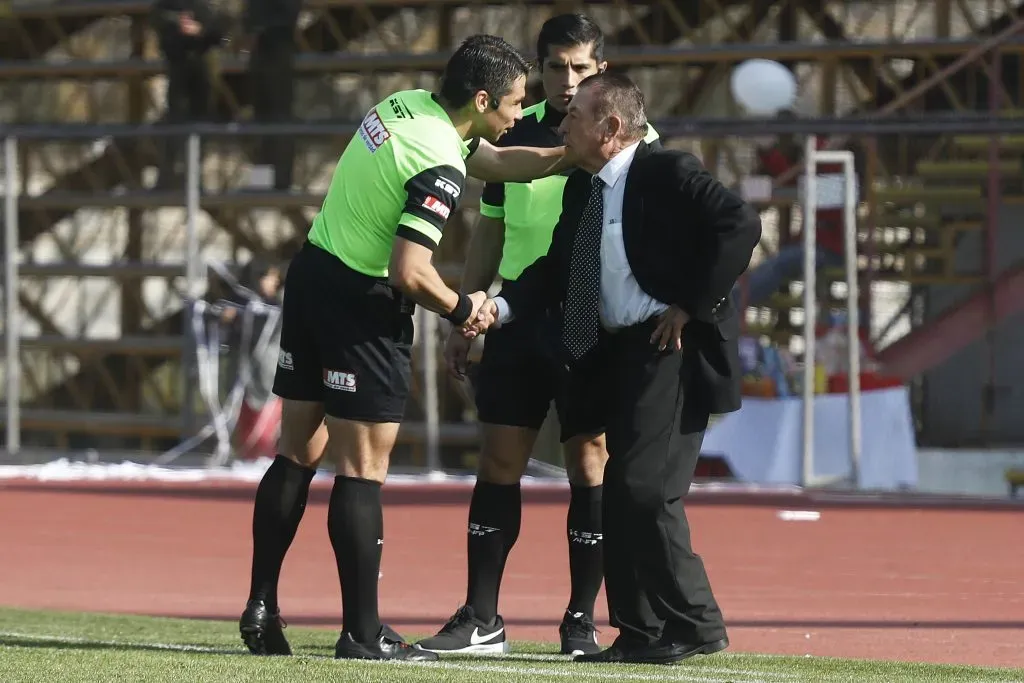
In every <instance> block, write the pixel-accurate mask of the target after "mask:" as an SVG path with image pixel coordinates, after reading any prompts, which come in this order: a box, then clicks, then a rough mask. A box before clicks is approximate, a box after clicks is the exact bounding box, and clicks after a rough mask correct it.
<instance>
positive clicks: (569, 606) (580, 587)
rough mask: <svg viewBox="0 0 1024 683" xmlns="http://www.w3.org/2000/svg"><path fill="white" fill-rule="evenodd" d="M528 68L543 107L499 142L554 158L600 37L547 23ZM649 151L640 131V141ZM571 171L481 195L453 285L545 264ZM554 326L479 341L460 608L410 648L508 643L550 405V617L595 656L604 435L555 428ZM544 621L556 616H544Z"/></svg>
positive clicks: (460, 341) (582, 26)
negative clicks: (475, 436)
mask: <svg viewBox="0 0 1024 683" xmlns="http://www.w3.org/2000/svg"><path fill="white" fill-rule="evenodd" d="M537 58H538V60H539V62H540V73H541V81H542V83H543V86H544V95H545V98H546V99H545V100H544V101H542V102H540V103H539V104H537V105H535V106H532V107H530V108H528V109H526V110H525V111H524V112H523V119H522V120H521V121H519V122H518V123H517V124H516V125H515V127H514V128H513V129H512V131H511V132H510V133H509V134H508V135H506V136H504V137H503V138H502V139H501V142H500V143H499V144H503V145H530V146H535V147H549V148H554V147H558V146H559V145H561V144H562V136H561V135H560V134H559V133H558V127H559V125H560V124H561V123H562V119H564V118H565V116H566V111H567V109H568V106H569V101H570V100H571V99H572V97H573V95H574V94H575V92H576V86H577V85H578V84H579V83H580V82H581V81H582V80H583V79H585V78H586V77H588V76H590V75H592V74H595V73H598V72H601V71H604V70H605V68H607V62H606V61H605V59H604V35H603V33H602V31H601V29H600V27H599V26H598V25H597V24H596V23H595V22H594V21H593V20H591V19H590V18H589V17H587V16H586V15H583V14H563V15H558V16H555V17H552V18H551V19H549V20H548V21H547V22H545V23H544V25H543V26H542V27H541V30H540V34H539V35H538V37H537ZM645 141H646V142H647V143H648V144H652V143H653V144H654V145H655V146H660V143H659V142H657V141H658V133H657V132H656V131H655V130H654V129H653V128H651V127H649V128H648V134H647V137H646V138H645ZM570 172H571V171H566V172H565V173H564V174H562V175H554V176H549V177H545V178H541V179H538V180H534V181H533V182H528V183H511V182H507V183H498V182H492V183H487V185H486V186H485V187H484V191H483V197H482V199H481V202H480V213H481V216H482V218H481V219H480V222H479V223H478V224H477V226H476V228H475V230H474V231H473V237H472V240H471V242H470V247H469V255H468V257H467V260H466V267H465V270H464V274H463V279H462V287H463V289H466V290H467V291H475V290H478V289H487V288H488V287H490V286H491V284H492V283H493V282H494V278H495V274H499V275H501V278H502V280H504V281H506V282H508V281H512V280H515V279H516V278H518V277H519V275H520V273H522V272H523V270H525V269H526V267H527V266H529V265H530V264H532V263H533V262H534V261H536V260H537V259H538V258H539V257H540V256H543V255H544V254H546V253H547V252H548V247H549V246H550V244H551V235H552V233H553V231H554V228H555V224H556V223H557V222H558V218H559V214H560V213H561V210H562V188H563V187H564V186H565V181H566V178H567V177H568V174H569V173H570ZM557 330H558V328H557V321H556V320H555V319H554V318H548V317H542V318H534V319H532V320H531V319H526V320H516V321H515V322H512V323H509V324H507V325H502V326H501V327H499V328H494V329H491V330H489V331H488V332H487V335H486V342H485V345H484V351H483V357H482V359H481V361H480V365H479V372H478V374H477V375H476V377H475V378H474V390H475V398H476V408H477V416H478V418H479V420H480V422H481V423H482V429H481V431H482V435H483V444H482V448H481V452H480V462H479V466H478V469H477V480H476V485H475V487H474V489H473V497H472V499H471V501H470V506H469V529H468V541H467V547H468V551H467V554H468V558H467V559H468V572H467V575H468V581H467V588H466V602H465V604H464V605H463V606H462V607H461V608H460V609H459V610H458V611H457V612H456V613H455V615H454V616H452V617H451V619H450V620H449V621H448V623H446V624H445V625H444V627H443V628H442V629H441V631H440V632H439V633H437V634H436V635H435V636H433V637H432V638H428V639H426V640H424V641H420V643H418V644H419V646H420V647H423V648H425V649H430V650H432V651H435V652H439V653H448V652H452V653H455V652H458V653H484V652H486V653H501V652H506V651H508V649H509V643H510V642H511V641H510V639H509V638H510V636H509V634H508V633H507V632H506V629H505V624H504V621H503V620H502V618H501V615H500V614H499V611H498V593H499V587H500V584H501V579H502V575H503V573H504V569H505V561H506V559H507V557H508V555H509V552H510V551H511V550H512V547H513V545H514V544H515V542H516V540H517V539H518V537H519V529H520V523H521V500H522V499H521V495H520V483H519V482H520V479H521V478H522V476H523V474H524V472H525V471H526V466H527V463H528V462H529V459H530V455H531V453H532V451H533V448H534V444H535V443H536V441H537V436H538V433H539V430H540V428H541V425H542V424H543V422H544V420H545V418H546V416H547V414H548V411H549V407H550V405H551V402H552V400H554V402H555V408H556V411H557V415H558V417H559V421H560V422H561V424H562V425H563V427H565V426H568V427H569V428H570V429H569V430H568V431H567V430H566V429H563V434H564V433H569V434H582V435H583V436H575V437H573V438H571V439H566V438H562V439H561V440H562V443H563V452H564V457H565V465H566V470H567V474H568V477H569V483H570V499H569V509H568V513H567V519H566V537H567V543H568V551H569V552H568V557H569V577H570V594H569V596H568V599H567V601H566V603H565V609H564V612H563V613H562V614H561V615H560V616H561V620H560V623H559V628H558V631H559V641H560V644H561V651H562V653H563V654H573V653H576V654H587V653H592V652H597V651H599V650H600V649H601V648H600V647H599V646H598V643H597V629H596V628H595V626H594V605H595V602H596V600H597V595H598V592H599V591H600V588H601V582H602V579H603V576H604V574H603V566H602V562H603V558H602V546H603V542H602V533H601V528H602V527H601V492H602V482H603V477H604V465H605V462H606V460H607V459H608V455H607V452H606V450H605V444H604V435H603V434H602V433H594V432H595V431H596V430H595V429H590V428H589V427H590V425H566V424H565V419H564V413H563V410H562V408H563V406H562V405H561V401H560V400H559V397H558V393H559V391H558V390H559V377H560V376H561V375H562V374H563V373H562V372H561V369H560V368H559V366H558V363H557V362H556V348H557V347H556V346H555V343H556V339H557V337H556V336H553V335H557ZM469 344H470V342H469V341H467V340H466V339H464V338H463V336H462V335H461V334H459V333H458V330H454V331H453V332H452V334H451V335H450V337H449V339H448V341H447V343H446V348H445V357H446V361H447V363H448V366H449V369H450V370H451V371H452V372H453V374H455V375H456V376H457V377H461V376H462V374H463V372H464V367H465V363H466V358H467V354H468V352H469ZM552 616H555V615H554V614H552Z"/></svg>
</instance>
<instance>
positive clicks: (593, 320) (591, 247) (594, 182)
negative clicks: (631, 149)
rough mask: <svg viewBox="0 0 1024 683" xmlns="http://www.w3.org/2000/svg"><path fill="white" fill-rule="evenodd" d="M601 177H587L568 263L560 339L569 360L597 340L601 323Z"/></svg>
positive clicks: (602, 204) (602, 201)
mask: <svg viewBox="0 0 1024 683" xmlns="http://www.w3.org/2000/svg"><path fill="white" fill-rule="evenodd" d="M603 189H604V181H603V180H601V179H600V178H598V177H597V176H593V177H592V178H591V187H590V197H589V199H588V200H587V206H586V207H585V208H584V209H583V215H582V216H581V217H580V224H579V228H578V229H577V230H576V239H575V241H574V242H573V245H572V259H571V261H570V265H569V287H568V291H567V292H566V297H565V320H564V322H563V325H562V342H563V343H564V344H565V348H566V349H567V350H568V351H569V355H570V356H571V357H572V359H573V360H579V359H580V358H582V357H583V355H584V354H586V353H587V351H589V350H590V349H592V348H593V347H594V345H595V344H597V337H598V331H599V330H600V327H601V319H600V314H599V312H598V301H599V299H600V294H601V225H602V223H603V222H604V195H603V192H602V190H603Z"/></svg>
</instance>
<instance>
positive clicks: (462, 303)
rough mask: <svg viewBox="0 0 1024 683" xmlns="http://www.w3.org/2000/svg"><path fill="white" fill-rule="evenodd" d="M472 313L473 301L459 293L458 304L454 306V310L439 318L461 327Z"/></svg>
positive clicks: (466, 295)
mask: <svg viewBox="0 0 1024 683" xmlns="http://www.w3.org/2000/svg"><path fill="white" fill-rule="evenodd" d="M472 312H473V300H472V299H470V298H469V295H468V294H463V293H462V292H459V303H457V304H455V308H454V309H452V311H451V312H450V313H445V314H444V315H442V316H441V317H442V318H444V319H445V320H447V321H448V322H450V323H451V324H452V325H461V324H462V323H464V322H466V320H467V319H468V318H469V314H470V313H472Z"/></svg>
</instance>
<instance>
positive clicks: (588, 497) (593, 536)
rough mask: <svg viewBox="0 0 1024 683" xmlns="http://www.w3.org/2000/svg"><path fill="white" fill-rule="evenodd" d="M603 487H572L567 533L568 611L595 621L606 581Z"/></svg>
mask: <svg viewBox="0 0 1024 683" xmlns="http://www.w3.org/2000/svg"><path fill="white" fill-rule="evenodd" d="M601 491H602V487H601V486H589V487H588V486H571V487H570V498H569V514H568V515H567V517H566V531H567V533H568V537H569V580H570V582H571V585H572V593H571V595H570V596H569V607H568V610H569V611H570V612H573V613H578V612H582V613H584V614H586V615H587V616H588V617H590V618H591V619H593V618H594V603H595V602H597V593H598V591H600V590H601V581H602V580H603V579H604V565H603V561H604V558H603V551H604V548H603V546H604V537H603V535H602V533H601Z"/></svg>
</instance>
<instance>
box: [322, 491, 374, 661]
mask: <svg viewBox="0 0 1024 683" xmlns="http://www.w3.org/2000/svg"><path fill="white" fill-rule="evenodd" d="M380 490H381V485H380V482H376V481H371V480H369V479H358V478H355V477H345V476H342V475H338V476H336V477H335V478H334V490H333V491H331V503H330V506H329V507H328V509H327V533H328V534H329V535H330V537H331V546H332V547H333V548H334V558H335V560H336V561H337V563H338V578H339V579H340V580H341V604H342V610H344V612H343V619H342V623H343V626H342V628H343V630H344V631H346V632H348V633H351V634H352V637H353V638H354V639H355V641H356V642H358V643H370V642H373V640H374V639H375V638H376V637H377V633H378V632H380V628H381V625H380V615H379V614H378V612H377V584H378V579H379V576H380V557H381V551H382V549H383V548H382V546H383V544H384V510H383V507H382V506H381V501H380Z"/></svg>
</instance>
